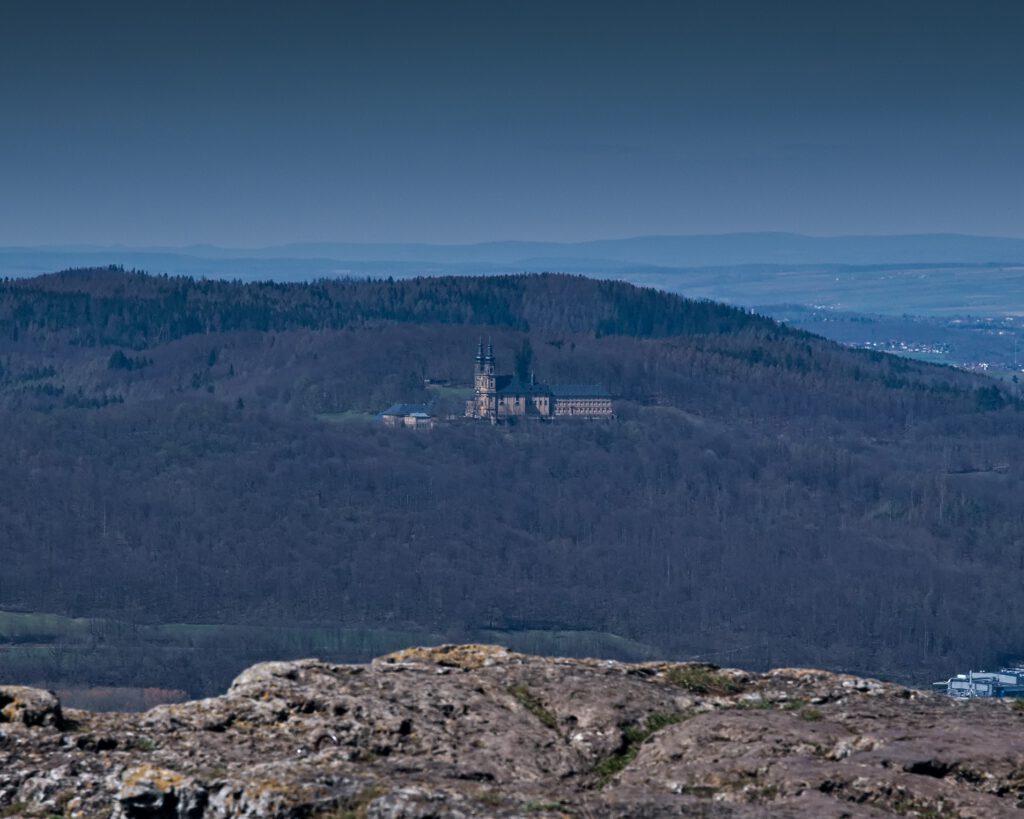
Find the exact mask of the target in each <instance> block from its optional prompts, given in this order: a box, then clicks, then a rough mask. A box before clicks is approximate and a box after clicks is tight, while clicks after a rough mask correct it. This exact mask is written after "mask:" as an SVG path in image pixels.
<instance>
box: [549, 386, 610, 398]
mask: <svg viewBox="0 0 1024 819" xmlns="http://www.w3.org/2000/svg"><path fill="white" fill-rule="evenodd" d="M548 389H549V390H550V391H551V394H552V395H553V396H554V397H555V398H611V397H612V396H611V393H609V392H608V390H606V389H605V388H604V387H602V386H601V385H600V384H553V385H551V387H549V388H548Z"/></svg>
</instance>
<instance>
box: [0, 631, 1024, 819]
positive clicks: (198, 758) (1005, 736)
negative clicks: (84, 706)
mask: <svg viewBox="0 0 1024 819" xmlns="http://www.w3.org/2000/svg"><path fill="white" fill-rule="evenodd" d="M894 815H896V816H919V817H998V816H1016V815H1022V816H1024V711H1022V710H1018V709H1016V708H1015V707H1013V706H1012V705H1010V704H1008V703H1005V702H1001V701H976V702H967V703H965V702H957V701H953V700H949V699H947V698H945V697H940V696H937V695H933V694H930V693H925V692H920V691H914V690H911V689H906V688H902V687H900V686H896V685H890V684H886V683H880V682H877V681H875V680H867V679H861V678H858V677H851V676H846V675H840V674H831V673H828V672H824V671H816V670H809V669H777V670H775V671H771V672H768V673H766V674H751V673H746V672H743V671H736V670H729V669H715V668H713V667H710V666H703V665H692V664H674V663H642V664H628V663H618V662H612V661H603V660H572V659H554V658H542V657H532V656H527V655H523V654H516V653H512V652H509V651H507V650H505V649H503V648H499V647H496V646H476V645H470V646H441V647H438V648H413V649H408V650H406V651H401V652H398V653H395V654H391V655H388V656H386V657H381V658H379V659H377V660H375V661H373V662H372V663H370V664H369V665H333V664H330V663H324V662H320V661H317V660H299V661H295V662H274V663H263V664H260V665H257V666H254V667H252V668H250V669H248V670H247V671H245V672H243V673H242V674H241V675H240V676H239V677H238V678H237V679H236V680H235V682H234V683H233V684H232V686H231V688H230V690H229V691H228V692H227V694H225V695H224V696H221V697H215V698H211V699H206V700H199V701H196V702H188V703H181V704H176V705H164V706H159V707H157V708H154V709H152V710H151V711H147V712H145V713H141V714H94V713H89V712H85V711H77V710H73V709H66V710H62V709H61V706H60V703H59V701H58V700H57V698H56V697H54V696H53V695H52V694H50V693H49V692H45V691H38V690H35V689H29V688H20V687H13V686H11V687H0V816H4V817H12V816H26V817H29V816H38V817H53V816H67V817H93V816H105V817H118V819H136V818H139V819H142V818H145V817H161V818H163V817H167V818H168V819H178V818H183V817H194V818H195V819H199V817H267V816H276V817H313V816H324V817H334V818H335V819H339V818H340V817H353V819H354V818H355V817H366V819H427V818H428V817H438V818H440V817H452V818H453V819H454V817H473V816H495V817H499V816H502V817H510V816H523V817H543V816H579V817H606V816H607V817H611V816H616V817H618V816H631V817H647V816H650V817H654V816H703V817H762V816H781V817H787V816H792V817H806V816H815V817H844V816H848V817H877V816H894Z"/></svg>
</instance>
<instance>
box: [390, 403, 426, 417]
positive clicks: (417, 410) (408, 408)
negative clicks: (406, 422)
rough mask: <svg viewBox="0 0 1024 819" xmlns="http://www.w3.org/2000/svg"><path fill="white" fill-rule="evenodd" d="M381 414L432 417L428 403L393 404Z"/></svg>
mask: <svg viewBox="0 0 1024 819" xmlns="http://www.w3.org/2000/svg"><path fill="white" fill-rule="evenodd" d="M381 415H400V416H405V415H416V416H421V417H423V416H425V417H428V418H429V417H430V413H429V412H428V411H427V405H426V404H392V405H391V406H390V407H388V408H387V409H386V410H384V412H382V413H381Z"/></svg>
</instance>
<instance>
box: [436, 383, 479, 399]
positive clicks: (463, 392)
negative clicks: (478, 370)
mask: <svg viewBox="0 0 1024 819" xmlns="http://www.w3.org/2000/svg"><path fill="white" fill-rule="evenodd" d="M427 389H428V390H430V392H432V393H433V394H434V395H435V396H437V397H438V398H454V399H458V400H465V399H467V398H472V397H473V388H472V387H445V386H441V385H440V384H428V385H427Z"/></svg>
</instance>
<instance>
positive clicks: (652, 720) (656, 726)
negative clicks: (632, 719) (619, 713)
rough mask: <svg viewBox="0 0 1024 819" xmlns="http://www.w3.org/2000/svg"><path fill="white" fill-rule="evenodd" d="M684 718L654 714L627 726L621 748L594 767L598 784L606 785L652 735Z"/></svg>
mask: <svg viewBox="0 0 1024 819" xmlns="http://www.w3.org/2000/svg"><path fill="white" fill-rule="evenodd" d="M686 718H687V715H686V714H661V713H654V714H650V715H648V717H647V718H646V719H645V720H644V721H643V722H640V723H636V724H634V725H627V726H626V728H624V729H623V731H622V745H621V747H620V748H619V749H618V750H617V751H616V752H615V753H614V754H612V755H611V756H608V757H605V758H604V759H602V760H601V761H600V762H598V763H597V765H595V766H594V773H595V774H596V775H597V778H598V782H599V783H600V784H601V785H604V784H606V783H607V782H608V781H609V780H611V779H612V777H614V776H615V775H616V774H617V773H619V771H621V770H622V769H623V768H625V767H626V766H627V765H628V764H629V763H630V762H632V761H633V760H634V759H636V755H637V754H638V753H640V746H641V745H643V744H644V743H645V742H646V741H647V740H648V739H650V738H651V737H652V736H653V735H654V734H656V733H657V732H658V731H660V730H661V729H662V728H667V727H668V726H669V725H675V724H676V723H678V722H682V721H683V720H684V719H686Z"/></svg>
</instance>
